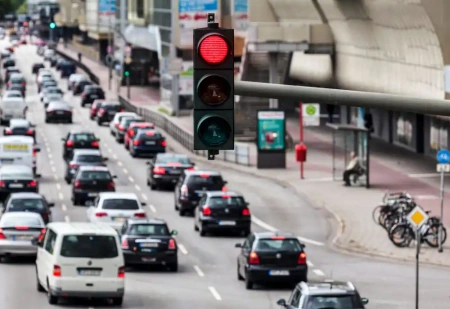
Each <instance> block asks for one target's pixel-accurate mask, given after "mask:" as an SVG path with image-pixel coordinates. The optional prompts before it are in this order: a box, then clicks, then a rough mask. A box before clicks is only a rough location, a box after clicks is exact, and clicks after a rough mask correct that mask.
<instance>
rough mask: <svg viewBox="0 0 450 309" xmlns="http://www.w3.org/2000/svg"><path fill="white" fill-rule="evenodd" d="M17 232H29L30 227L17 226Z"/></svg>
mask: <svg viewBox="0 0 450 309" xmlns="http://www.w3.org/2000/svg"><path fill="white" fill-rule="evenodd" d="M14 228H15V229H16V230H18V231H25V230H28V226H25V225H17V226H15V227H14Z"/></svg>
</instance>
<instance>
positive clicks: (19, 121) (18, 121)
mask: <svg viewBox="0 0 450 309" xmlns="http://www.w3.org/2000/svg"><path fill="white" fill-rule="evenodd" d="M22 125H27V126H29V125H30V122H29V121H28V120H26V119H20V118H13V119H11V120H10V121H9V126H10V127H14V126H22Z"/></svg>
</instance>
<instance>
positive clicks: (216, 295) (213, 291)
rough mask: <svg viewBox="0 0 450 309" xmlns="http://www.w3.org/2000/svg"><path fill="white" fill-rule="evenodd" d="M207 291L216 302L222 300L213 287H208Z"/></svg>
mask: <svg viewBox="0 0 450 309" xmlns="http://www.w3.org/2000/svg"><path fill="white" fill-rule="evenodd" d="M208 289H209V291H210V292H211V294H212V295H213V297H214V298H215V299H216V300H222V297H220V294H219V292H217V290H216V289H215V288H214V287H213V286H209V287H208Z"/></svg>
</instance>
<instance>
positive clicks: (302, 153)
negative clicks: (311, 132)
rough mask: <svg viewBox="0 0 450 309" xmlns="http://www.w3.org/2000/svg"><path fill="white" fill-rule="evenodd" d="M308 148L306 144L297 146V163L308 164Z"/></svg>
mask: <svg viewBox="0 0 450 309" xmlns="http://www.w3.org/2000/svg"><path fill="white" fill-rule="evenodd" d="M306 152H307V148H306V145H305V144H297V145H295V160H297V162H306Z"/></svg>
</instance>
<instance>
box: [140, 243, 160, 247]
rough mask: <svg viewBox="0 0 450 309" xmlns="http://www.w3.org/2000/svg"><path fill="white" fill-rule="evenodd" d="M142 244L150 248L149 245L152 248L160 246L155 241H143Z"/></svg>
mask: <svg viewBox="0 0 450 309" xmlns="http://www.w3.org/2000/svg"><path fill="white" fill-rule="evenodd" d="M140 245H141V247H146V248H149V247H151V248H155V247H158V244H155V243H141V244H140Z"/></svg>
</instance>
